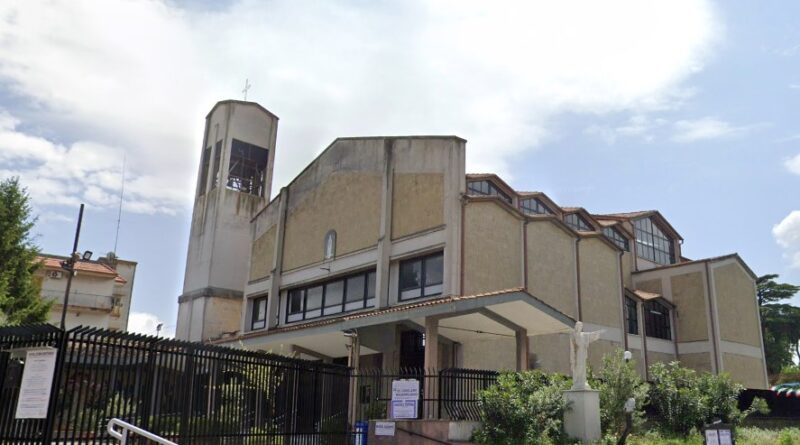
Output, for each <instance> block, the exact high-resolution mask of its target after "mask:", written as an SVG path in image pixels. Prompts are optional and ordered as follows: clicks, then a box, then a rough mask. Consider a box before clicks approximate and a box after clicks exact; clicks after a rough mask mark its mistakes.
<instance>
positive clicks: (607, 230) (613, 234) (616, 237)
mask: <svg viewBox="0 0 800 445" xmlns="http://www.w3.org/2000/svg"><path fill="white" fill-rule="evenodd" d="M603 234H605V236H606V237H607V238H608V239H610V240H611V242H612V243H614V244H616V245H617V247H619V248H620V249H622V250H624V251H626V252H628V251H630V246H629V245H628V238H626V237H625V236H624V235H623V234H622V233H621V232H620V231H619V230H617V229H615V228H613V227H604V228H603Z"/></svg>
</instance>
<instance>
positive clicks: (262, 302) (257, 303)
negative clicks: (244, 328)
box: [250, 297, 267, 330]
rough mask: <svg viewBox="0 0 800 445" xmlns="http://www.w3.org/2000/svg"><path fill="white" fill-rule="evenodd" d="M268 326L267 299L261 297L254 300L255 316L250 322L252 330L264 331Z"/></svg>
mask: <svg viewBox="0 0 800 445" xmlns="http://www.w3.org/2000/svg"><path fill="white" fill-rule="evenodd" d="M266 326H267V297H260V298H256V299H254V300H253V315H252V320H251V321H250V329H251V330H256V329H264V328H265V327H266Z"/></svg>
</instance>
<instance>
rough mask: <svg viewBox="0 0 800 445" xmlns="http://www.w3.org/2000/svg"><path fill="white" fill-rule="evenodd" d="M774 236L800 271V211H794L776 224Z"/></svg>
mask: <svg viewBox="0 0 800 445" xmlns="http://www.w3.org/2000/svg"><path fill="white" fill-rule="evenodd" d="M772 236H773V237H775V241H777V243H778V245H780V246H781V247H783V248H784V249H785V251H786V256H787V257H788V258H789V261H790V262H791V265H792V267H794V268H798V269H800V210H793V211H792V212H790V213H789V214H788V215H786V218H783V220H782V221H781V222H779V223H778V224H776V225H775V226H774V227H773V228H772Z"/></svg>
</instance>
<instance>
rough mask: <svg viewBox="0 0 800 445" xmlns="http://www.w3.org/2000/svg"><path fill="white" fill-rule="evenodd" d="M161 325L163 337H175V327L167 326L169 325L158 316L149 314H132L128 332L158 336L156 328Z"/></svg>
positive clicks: (129, 319)
mask: <svg viewBox="0 0 800 445" xmlns="http://www.w3.org/2000/svg"><path fill="white" fill-rule="evenodd" d="M159 324H161V325H162V326H161V333H160V336H161V337H167V338H174V337H175V326H172V325H167V323H166V322H164V321H163V320H161V319H160V318H158V316H156V315H154V314H149V313H147V312H131V314H130V317H129V318H128V332H134V333H137V334H146V335H156V328H157V327H158V325H159Z"/></svg>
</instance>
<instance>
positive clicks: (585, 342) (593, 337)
mask: <svg viewBox="0 0 800 445" xmlns="http://www.w3.org/2000/svg"><path fill="white" fill-rule="evenodd" d="M602 333H603V331H594V332H583V323H582V322H580V321H579V322H577V323H575V330H574V332H573V333H572V335H570V339H569V364H570V366H571V367H572V389H573V390H587V389H592V388H591V387H589V384H588V383H586V358H587V350H588V349H589V343H592V342H594V341H597V340H599V339H600V334H602Z"/></svg>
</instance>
